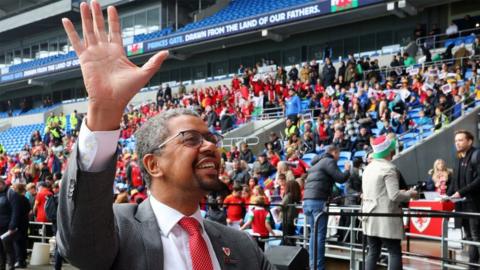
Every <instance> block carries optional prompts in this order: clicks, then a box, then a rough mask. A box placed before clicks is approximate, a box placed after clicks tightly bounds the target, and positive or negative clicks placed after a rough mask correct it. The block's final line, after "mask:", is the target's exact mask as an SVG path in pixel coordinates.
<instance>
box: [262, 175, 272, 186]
mask: <svg viewBox="0 0 480 270" xmlns="http://www.w3.org/2000/svg"><path fill="white" fill-rule="evenodd" d="M263 185H264V187H265V189H268V188H271V187H273V179H272V178H270V177H269V178H267V180H265V181H264V182H263Z"/></svg>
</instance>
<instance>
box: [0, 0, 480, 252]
mask: <svg viewBox="0 0 480 270" xmlns="http://www.w3.org/2000/svg"><path fill="white" fill-rule="evenodd" d="M310 2H315V1H313V0H307V1H305V0H276V1H275V0H250V1H249V0H232V1H230V3H229V4H228V6H226V7H224V8H222V9H221V10H219V11H217V12H215V13H214V14H213V15H211V16H208V17H206V18H203V19H201V20H199V21H196V22H192V23H189V24H186V25H185V26H184V27H181V28H179V29H178V30H177V31H174V30H173V29H174V28H173V27H165V28H164V29H161V30H159V31H155V32H151V33H146V34H139V35H135V36H134V37H133V43H140V42H144V41H148V40H155V39H160V38H164V37H168V36H169V35H172V34H176V33H183V32H189V31H194V30H197V29H201V28H206V27H210V26H213V25H219V24H223V23H226V22H231V21H236V20H239V19H244V18H249V17H251V16H256V15H259V14H263V13H267V12H272V11H278V10H283V9H287V8H291V7H295V6H297V5H302V4H305V3H310ZM412 30H413V29H412ZM436 37H438V36H436ZM329 41H334V38H333V37H332V38H331V40H329ZM424 43H425V41H424V40H422V38H419V39H417V40H416V42H412V43H410V44H417V45H418V46H419V47H421V46H424V45H425V44H424ZM284 44H285V46H286V47H288V41H285V43H284ZM342 46H343V45H342ZM407 47H408V46H400V45H398V44H394V45H392V46H391V47H390V48H375V50H370V49H369V50H365V51H356V52H355V53H352V54H351V55H350V56H351V57H349V58H339V59H334V61H333V63H334V65H331V64H330V58H329V57H325V60H323V59H322V60H320V59H318V58H315V57H311V55H309V57H300V59H299V60H300V61H299V62H297V63H290V64H289V65H287V66H282V65H281V64H280V63H274V62H273V61H270V60H268V59H262V60H260V61H258V63H256V64H253V65H249V64H246V63H244V62H242V61H241V60H243V58H242V59H240V60H239V61H238V62H235V69H236V68H237V66H238V72H235V73H234V74H233V73H225V74H221V75H219V76H213V75H212V74H211V72H210V73H209V74H210V75H212V76H210V75H209V76H208V77H207V76H204V77H207V78H202V79H200V80H202V81H203V82H204V83H205V85H206V84H207V83H208V84H209V85H208V86H205V85H202V84H198V83H196V84H195V83H194V81H193V80H191V81H189V82H186V83H185V84H181V83H180V82H179V80H178V79H175V81H169V82H168V83H170V86H172V88H173V89H170V87H169V86H167V84H166V83H165V82H166V80H160V82H158V81H156V82H155V84H151V85H149V86H148V87H145V88H144V89H142V90H141V91H140V92H141V93H142V94H145V96H148V97H154V98H150V99H147V98H144V99H143V100H141V101H140V102H136V103H135V104H132V105H131V106H129V107H128V108H127V110H126V112H125V114H124V117H123V121H122V123H121V126H120V127H121V132H120V139H119V145H118V153H119V157H118V162H117V171H116V176H115V177H116V179H115V187H114V189H115V193H116V195H115V196H116V199H118V198H119V197H121V196H119V194H124V195H125V194H126V196H125V197H126V198H127V201H129V202H139V201H137V199H138V197H137V194H142V195H145V196H146V192H145V190H144V186H143V184H142V185H137V186H134V185H133V182H132V179H131V178H132V176H131V169H132V166H133V167H134V166H135V164H136V162H137V157H136V155H135V137H134V133H135V131H136V130H137V129H138V128H139V127H140V126H141V125H142V124H143V123H144V122H145V121H146V120H147V119H148V118H150V117H152V116H155V115H157V114H158V113H161V112H163V111H166V110H170V109H172V108H178V107H186V108H190V109H193V110H197V111H199V112H200V113H201V115H202V117H203V118H204V120H205V121H206V122H207V123H208V125H209V129H210V130H213V131H215V132H217V133H219V134H223V135H225V136H228V135H229V134H231V133H235V132H237V131H239V130H241V129H242V128H244V127H247V126H248V125H247V124H248V123H251V122H255V121H258V120H263V119H274V120H277V121H279V122H283V121H285V120H286V119H288V118H290V119H292V118H298V121H296V120H295V121H294V125H295V128H294V129H293V131H292V132H291V133H290V131H289V130H288V128H287V129H283V124H282V128H281V131H280V132H278V131H277V132H273V131H271V130H265V134H266V133H267V132H273V133H276V136H278V137H279V138H278V140H279V142H280V143H279V144H278V145H279V148H278V149H276V148H274V143H276V141H275V140H273V139H272V141H269V140H268V139H263V138H262V139H261V140H260V139H258V140H257V143H256V144H258V145H260V149H261V151H259V152H255V153H253V157H252V159H251V160H253V162H251V161H250V162H246V161H247V158H244V157H245V156H247V155H246V154H243V153H241V151H243V149H241V150H240V151H238V152H235V151H236V150H235V149H233V145H234V144H235V143H232V144H231V145H228V146H226V145H224V146H223V148H222V149H221V151H222V159H223V166H224V167H223V168H222V174H221V176H220V177H221V179H222V180H224V181H225V182H226V183H227V184H228V185H229V186H230V187H232V186H233V185H234V184H235V183H236V182H239V181H237V180H236V179H235V178H234V177H235V173H234V172H233V169H232V166H233V163H235V162H236V161H237V160H238V159H240V160H241V162H240V163H241V165H240V166H241V169H242V170H243V171H244V172H245V175H248V176H249V179H246V180H247V181H246V183H244V182H242V184H244V186H248V185H249V184H250V180H252V181H256V183H257V184H258V185H259V186H260V189H261V190H262V192H265V193H266V196H267V197H268V199H269V201H270V202H274V200H275V199H278V198H280V197H281V196H283V195H284V194H282V191H283V190H284V185H283V184H281V181H279V179H278V178H279V175H280V172H282V174H284V175H285V177H286V178H287V180H295V179H297V181H299V182H301V181H300V180H302V177H304V176H305V173H306V170H307V169H308V168H309V167H310V166H311V163H312V160H313V159H314V158H315V157H316V156H319V155H322V154H323V153H324V152H325V149H326V148H327V146H329V145H336V146H338V147H339V148H340V149H341V150H342V152H341V153H340V159H339V161H338V163H337V165H338V167H339V168H340V169H341V170H344V168H345V164H346V163H351V162H352V161H354V160H361V161H362V162H363V163H366V162H367V155H368V154H369V153H370V152H371V146H370V138H371V137H373V136H378V135H382V134H393V135H394V136H396V138H397V139H398V142H399V143H398V144H397V148H398V149H397V153H399V154H400V153H406V152H408V151H412V150H413V149H415V147H416V146H417V145H418V144H421V143H423V142H425V141H426V140H427V139H428V138H431V137H432V136H434V135H435V134H440V133H442V132H443V131H444V130H445V129H447V128H448V127H449V126H450V124H451V123H452V122H454V121H455V120H457V119H461V118H462V117H464V116H465V115H467V114H468V113H469V112H471V111H472V110H474V109H476V108H477V107H478V105H480V77H479V76H478V73H477V70H476V68H477V67H478V66H480V51H479V42H478V38H476V36H475V35H467V36H460V37H455V38H448V39H443V38H442V40H441V41H438V42H437V43H436V45H435V46H434V47H432V48H430V47H429V48H428V49H426V50H423V51H421V50H419V51H418V53H417V52H415V53H414V54H413V55H410V56H409V55H408V53H405V52H406V51H407V50H408V48H407ZM383 49H385V52H383V51H384V50H383ZM463 49H465V50H466V51H467V53H468V55H467V56H462V57H455V54H456V52H458V51H460V50H463ZM449 50H450V54H448V53H447V52H448V51H449ZM302 51H306V48H303V47H302ZM400 52H401V53H400ZM426 52H429V53H431V54H432V56H433V58H434V59H435V60H432V61H426V60H421V59H422V58H423V57H426V55H425V53H426ZM328 53H332V49H331V48H330V50H327V54H328ZM382 54H384V55H382ZM212 58H214V57H213V53H212ZM386 58H388V60H385V59H386ZM390 58H393V59H394V60H393V61H392V63H389V64H387V66H384V65H383V64H382V65H381V64H379V61H382V63H385V62H386V61H389V59H390ZM72 59H76V55H75V53H74V52H73V51H70V52H68V53H64V54H58V55H55V56H49V57H46V58H40V59H34V60H31V61H28V62H24V63H21V64H16V65H11V66H9V67H8V70H9V73H15V72H21V71H25V70H29V69H31V68H36V67H41V66H47V65H51V64H55V63H58V62H62V61H65V60H72ZM142 59H143V58H142ZM327 59H328V60H327ZM317 61H318V62H317ZM192 62H194V61H192ZM229 64H230V63H229ZM240 64H243V65H241V66H240ZM208 69H211V66H210V64H209V66H208ZM230 70H231V69H230ZM332 70H333V71H332ZM172 73H173V72H172ZM191 73H192V74H193V73H194V72H193V71H191ZM56 75H58V74H56ZM215 77H221V79H218V80H217V78H215ZM162 82H163V83H162ZM173 85H175V87H173ZM186 85H188V89H187V88H186V87H185V86H186ZM182 87H185V88H184V89H181V88H182ZM289 90H292V91H293V94H292V93H289ZM167 93H169V94H167ZM295 96H297V97H298V98H299V100H300V101H299V103H296V104H300V106H299V107H298V108H297V107H296V106H297V105H292V103H293V102H292V100H293V99H294V98H295ZM152 99H154V100H153V101H152ZM85 100H86V98H85V97H82V98H80V99H78V100H77V99H76V98H72V99H69V100H61V101H58V100H57V104H55V105H53V106H45V107H36V108H33V109H30V110H26V111H23V112H21V110H19V109H14V110H12V111H10V112H1V113H0V118H9V117H10V119H3V120H11V121H15V120H16V119H20V118H18V117H19V116H20V117H22V116H25V115H30V114H38V115H42V116H44V118H45V119H46V121H45V122H44V123H37V124H32V125H21V126H18V124H17V123H15V125H14V126H13V127H11V128H8V129H6V130H4V131H1V132H0V145H1V146H3V147H0V149H3V151H5V154H6V155H1V157H0V159H3V157H4V158H5V159H8V160H14V162H4V163H0V164H1V165H3V169H4V172H5V176H7V181H8V183H11V182H12V181H14V179H15V176H14V173H13V172H14V171H15V168H24V167H25V166H30V165H32V164H33V165H32V166H33V167H35V166H37V165H36V163H37V162H38V163H42V164H44V163H45V164H46V163H48V162H47V159H46V158H47V153H49V152H52V151H57V152H56V153H55V154H56V155H58V156H59V160H60V161H59V162H60V163H61V165H62V166H61V167H62V169H58V168H57V169H54V168H53V166H51V165H49V167H48V169H47V171H48V174H53V173H58V172H62V171H63V168H64V166H65V164H66V163H65V162H66V159H65V157H66V156H68V154H69V152H70V150H71V147H72V145H73V144H74V143H75V141H76V136H77V135H78V134H77V132H78V130H77V128H78V125H76V124H74V123H77V124H78V123H79V122H81V121H82V118H83V117H84V115H83V114H81V113H80V114H78V115H77V116H73V114H70V112H71V111H72V110H69V111H68V113H69V114H68V115H66V116H65V118H61V117H59V115H58V113H57V112H59V111H61V110H57V109H58V106H61V108H66V107H64V106H65V105H68V106H70V107H75V106H76V105H77V104H80V103H81V102H82V104H84V103H85ZM292 106H293V107H295V108H292ZM79 107H80V106H79ZM54 111H55V113H56V115H50V113H52V112H54ZM292 111H294V113H292V114H290V115H289V113H288V112H292ZM47 116H48V117H47ZM72 116H73V117H72ZM292 116H293V117H292ZM3 120H2V121H3ZM362 130H364V131H362ZM36 131H38V132H39V137H35V136H37V135H33V133H36ZM265 137H267V136H265ZM244 141H245V142H246V140H244ZM263 145H265V147H263ZM39 149H40V150H39ZM260 154H266V155H267V162H268V163H270V164H271V165H272V167H273V168H274V169H273V170H271V171H268V173H265V172H264V171H262V169H264V168H263V167H262V164H260V161H259V155H260ZM24 156H30V157H31V159H32V161H33V162H32V163H31V164H29V163H28V162H26V161H24V160H22V159H21V158H20V157H24ZM262 156H263V155H262ZM279 162H282V163H285V164H288V166H286V167H287V169H285V171H283V170H284V168H283V165H282V163H279ZM277 165H278V166H277ZM134 169H136V168H134ZM35 170H37V171H35ZM35 170H34V172H33V173H32V174H24V175H23V176H22V177H24V178H25V181H26V182H33V183H37V182H38V181H45V180H46V175H43V174H42V173H41V170H40V169H39V168H37V167H36V168H35ZM250 178H251V179H250ZM298 179H300V180H298ZM237 184H238V183H237ZM282 185H283V186H282ZM337 187H338V188H339V189H340V194H345V192H346V190H345V186H344V185H340V184H338V185H337ZM250 188H252V189H254V186H250ZM227 195H229V194H222V195H221V196H220V197H221V199H223V198H224V197H225V196H227ZM249 196H250V195H248V196H247V195H245V198H244V202H245V203H251V202H252V201H253V199H252V200H250V199H251V198H250V197H249ZM252 197H253V195H252ZM123 202H124V201H123ZM303 217H304V216H303V215H302V214H300V215H299V216H298V221H297V223H296V228H295V229H296V234H297V235H299V234H301V233H302V230H303V224H304V219H303ZM275 223H276V224H275V228H281V226H282V225H281V222H278V220H277V222H275ZM272 245H273V244H272Z"/></svg>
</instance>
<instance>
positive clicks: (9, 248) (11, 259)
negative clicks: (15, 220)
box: [0, 228, 15, 270]
mask: <svg viewBox="0 0 480 270" xmlns="http://www.w3.org/2000/svg"><path fill="white" fill-rule="evenodd" d="M7 231H8V228H0V235H3V234H4V233H6V232H7ZM6 265H9V268H8V269H15V267H14V265H15V254H14V249H13V237H7V238H5V239H4V240H3V241H1V240H0V270H4V269H6Z"/></svg>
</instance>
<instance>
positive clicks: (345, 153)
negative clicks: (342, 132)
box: [339, 151, 352, 161]
mask: <svg viewBox="0 0 480 270" xmlns="http://www.w3.org/2000/svg"><path fill="white" fill-rule="evenodd" d="M350 159H352V153H351V152H348V151H342V152H340V158H339V161H347V160H350Z"/></svg>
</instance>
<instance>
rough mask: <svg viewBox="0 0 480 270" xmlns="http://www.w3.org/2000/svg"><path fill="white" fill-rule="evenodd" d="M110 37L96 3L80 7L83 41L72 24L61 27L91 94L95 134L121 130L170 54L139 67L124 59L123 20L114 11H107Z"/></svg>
mask: <svg viewBox="0 0 480 270" xmlns="http://www.w3.org/2000/svg"><path fill="white" fill-rule="evenodd" d="M107 12H108V26H109V31H108V34H107V33H106V31H105V25H104V18H103V14H102V10H101V7H100V4H99V3H98V2H97V1H96V0H93V1H92V2H91V4H90V7H89V6H88V4H87V3H85V2H83V3H81V5H80V14H81V17H82V30H83V41H82V40H80V38H79V36H78V34H77V32H76V30H75V28H74V26H73V24H72V22H71V21H70V20H69V19H67V18H63V19H62V23H63V27H64V28H65V31H66V32H67V35H68V38H69V40H70V43H71V44H72V46H73V49H74V50H75V52H76V53H77V56H78V58H79V60H80V68H81V70H82V75H83V80H84V83H85V88H86V90H87V93H88V98H89V99H88V114H87V125H88V127H89V128H90V129H91V130H92V131H99V130H114V129H118V127H119V123H120V119H121V117H122V114H123V111H124V109H125V107H126V106H127V104H128V102H130V100H131V99H132V98H133V96H135V94H136V93H138V91H139V90H140V89H141V88H142V87H143V86H144V85H145V84H146V83H147V82H148V81H149V80H150V78H151V77H152V76H153V75H154V74H155V72H156V71H157V70H158V69H159V68H160V66H161V65H162V63H163V61H164V60H165V59H166V58H167V57H168V51H161V52H159V53H157V54H155V55H154V56H152V57H151V58H150V59H149V60H148V61H147V63H145V64H144V65H143V66H142V67H137V66H136V65H135V64H133V63H132V62H131V61H130V60H128V58H127V56H126V55H125V50H124V48H123V44H122V36H121V29H120V20H119V17H118V13H117V11H116V9H115V7H113V6H110V7H108V10H107Z"/></svg>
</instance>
